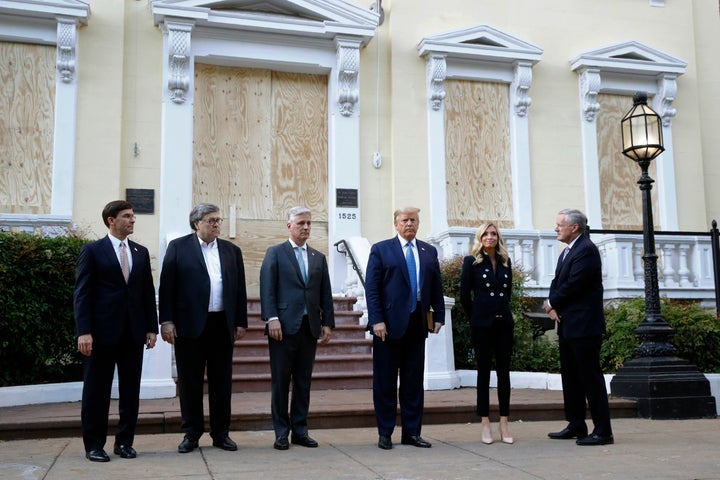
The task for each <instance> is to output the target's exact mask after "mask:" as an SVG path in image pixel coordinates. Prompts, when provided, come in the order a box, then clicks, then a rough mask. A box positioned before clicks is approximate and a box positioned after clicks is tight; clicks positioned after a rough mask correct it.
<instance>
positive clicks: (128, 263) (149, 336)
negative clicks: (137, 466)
mask: <svg viewBox="0 0 720 480" xmlns="http://www.w3.org/2000/svg"><path fill="white" fill-rule="evenodd" d="M102 219H103V222H104V223H105V226H106V227H107V228H108V235H107V236H105V237H103V238H101V239H100V240H97V241H95V242H92V243H88V244H86V245H84V246H83V247H82V249H81V250H80V256H79V257H78V261H77V271H76V278H75V292H74V295H73V301H74V315H75V323H76V325H77V334H78V350H79V351H80V353H82V354H83V355H84V356H85V366H84V374H83V393H82V410H81V414H80V416H81V423H82V432H83V443H84V445H85V457H86V458H87V459H88V460H90V461H91V462H108V461H110V457H109V456H108V454H107V453H106V452H105V449H104V448H105V441H106V438H107V431H108V412H109V409H110V391H111V387H112V382H113V377H114V374H115V367H116V366H117V371H118V387H119V402H120V404H119V414H120V419H119V421H118V424H117V428H116V429H115V445H114V447H113V451H114V453H115V454H116V455H119V456H120V457H121V458H135V457H136V455H137V453H136V452H135V449H134V448H133V446H132V445H133V440H134V439H135V425H136V424H137V417H138V409H139V403H140V379H141V374H142V363H143V346H144V347H146V348H153V347H154V346H155V341H156V338H157V331H158V328H157V313H156V310H155V287H154V286H153V278H152V268H151V265H150V255H149V254H148V250H147V248H145V247H143V246H142V245H140V244H138V243H135V242H132V241H130V240H128V238H127V237H128V236H129V235H132V234H133V233H134V231H135V214H134V213H133V206H132V205H131V204H130V203H128V202H126V201H124V200H115V201H113V202H110V203H108V204H107V205H106V206H105V208H104V209H103V211H102Z"/></svg>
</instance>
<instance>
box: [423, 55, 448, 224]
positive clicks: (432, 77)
mask: <svg viewBox="0 0 720 480" xmlns="http://www.w3.org/2000/svg"><path fill="white" fill-rule="evenodd" d="M425 61H426V72H427V75H426V84H427V86H426V88H427V92H428V104H427V121H428V128H427V136H428V174H429V178H430V179H431V181H430V202H429V203H430V231H431V232H433V233H438V232H444V231H446V230H447V229H448V220H447V196H446V188H447V186H446V184H445V183H446V181H445V180H446V175H445V102H444V99H445V86H444V81H445V76H446V73H447V63H446V57H445V55H437V54H428V55H426V56H425Z"/></svg>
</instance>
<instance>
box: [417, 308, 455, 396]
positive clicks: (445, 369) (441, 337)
mask: <svg viewBox="0 0 720 480" xmlns="http://www.w3.org/2000/svg"><path fill="white" fill-rule="evenodd" d="M453 305H455V300H454V299H452V298H449V297H445V326H443V327H442V328H441V329H440V333H438V334H433V333H431V334H429V335H428V339H427V342H425V380H424V388H425V390H451V389H453V388H460V375H459V374H458V372H457V371H456V370H455V353H454V350H453V333H452V314H451V312H452V307H453Z"/></svg>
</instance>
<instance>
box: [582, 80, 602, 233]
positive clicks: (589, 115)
mask: <svg viewBox="0 0 720 480" xmlns="http://www.w3.org/2000/svg"><path fill="white" fill-rule="evenodd" d="M598 93H600V70H599V69H596V68H586V69H583V70H582V71H581V72H580V108H581V112H580V113H581V121H580V126H581V134H582V150H583V178H584V180H585V215H587V218H588V225H590V226H591V227H592V228H602V200H601V197H600V170H599V167H598V165H599V159H598V146H597V122H596V118H597V112H598V111H600V104H599V103H598V102H597V96H598Z"/></svg>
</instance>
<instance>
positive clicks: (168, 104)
mask: <svg viewBox="0 0 720 480" xmlns="http://www.w3.org/2000/svg"><path fill="white" fill-rule="evenodd" d="M161 28H162V30H163V36H164V42H163V59H164V61H163V81H162V84H163V92H162V99H163V100H162V129H161V131H160V145H161V147H160V195H159V210H160V248H159V250H158V252H159V253H158V262H159V265H162V260H163V257H164V255H165V249H166V248H167V243H168V241H169V240H170V239H172V238H174V237H177V236H179V235H181V234H183V233H187V232H188V231H189V229H190V226H189V224H188V214H189V213H190V210H191V209H192V172H193V161H192V152H193V145H192V142H193V98H194V97H193V84H194V82H193V72H194V67H195V65H194V59H193V57H192V52H191V48H190V47H191V33H192V30H193V23H192V22H182V21H179V22H176V21H170V20H167V21H165V23H163V24H162V25H161Z"/></svg>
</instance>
